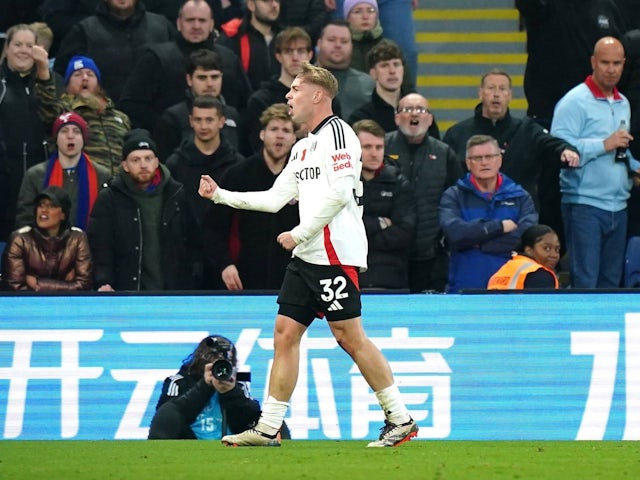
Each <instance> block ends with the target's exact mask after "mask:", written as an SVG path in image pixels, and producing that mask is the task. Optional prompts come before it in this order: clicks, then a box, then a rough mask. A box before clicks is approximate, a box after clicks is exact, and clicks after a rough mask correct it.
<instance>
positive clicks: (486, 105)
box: [478, 75, 512, 120]
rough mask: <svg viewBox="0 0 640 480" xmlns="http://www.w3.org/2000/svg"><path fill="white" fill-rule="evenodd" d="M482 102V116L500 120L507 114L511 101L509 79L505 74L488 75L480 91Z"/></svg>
mask: <svg viewBox="0 0 640 480" xmlns="http://www.w3.org/2000/svg"><path fill="white" fill-rule="evenodd" d="M478 95H479V96H480V101H481V102H482V116H483V117H485V118H490V119H492V120H500V119H501V118H504V116H505V115H506V114H507V110H508V108H509V102H510V101H511V96H512V92H511V87H510V86H509V79H508V78H507V77H505V76H504V75H487V76H486V77H485V79H484V82H482V85H481V86H480V89H479V91H478Z"/></svg>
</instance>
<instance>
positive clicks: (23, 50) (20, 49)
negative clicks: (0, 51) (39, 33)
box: [5, 30, 36, 73]
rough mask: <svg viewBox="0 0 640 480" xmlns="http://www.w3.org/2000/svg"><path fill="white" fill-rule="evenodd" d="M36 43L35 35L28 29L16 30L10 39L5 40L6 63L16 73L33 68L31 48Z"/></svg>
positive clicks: (25, 71)
mask: <svg viewBox="0 0 640 480" xmlns="http://www.w3.org/2000/svg"><path fill="white" fill-rule="evenodd" d="M35 44H36V36H35V35H34V33H33V32H31V31H30V30H18V31H17V32H15V33H14V34H13V36H12V37H11V40H7V45H6V46H5V53H6V56H7V65H8V66H9V68H10V69H11V70H13V71H14V72H18V73H27V72H29V71H30V70H31V69H32V68H33V57H32V56H31V50H33V46H34V45H35Z"/></svg>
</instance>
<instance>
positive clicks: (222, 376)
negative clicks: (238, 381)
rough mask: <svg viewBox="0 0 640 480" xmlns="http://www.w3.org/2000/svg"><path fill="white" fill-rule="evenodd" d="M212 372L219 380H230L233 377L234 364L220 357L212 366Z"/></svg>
mask: <svg viewBox="0 0 640 480" xmlns="http://www.w3.org/2000/svg"><path fill="white" fill-rule="evenodd" d="M211 373H213V377H214V378H216V379H217V380H222V381H225V382H228V381H229V380H231V377H233V365H232V364H231V362H230V361H229V360H225V359H224V358H220V359H218V360H216V361H215V362H214V363H213V367H211Z"/></svg>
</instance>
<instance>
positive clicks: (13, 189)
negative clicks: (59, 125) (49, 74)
mask: <svg viewBox="0 0 640 480" xmlns="http://www.w3.org/2000/svg"><path fill="white" fill-rule="evenodd" d="M55 79H56V84H57V87H56V88H57V90H58V92H60V91H61V90H62V81H61V79H60V77H59V76H58V75H55ZM35 82H36V77H35V73H31V74H29V75H27V76H24V77H22V76H20V75H19V74H18V73H16V72H14V71H13V70H11V69H10V68H9V67H8V66H7V62H6V60H5V61H3V62H2V64H1V65H0V129H2V131H3V132H2V136H3V137H4V150H5V153H4V156H5V158H6V161H5V162H3V163H2V164H1V165H0V192H2V193H1V194H0V241H6V239H7V238H9V234H10V233H11V232H12V230H13V226H14V222H15V216H16V203H17V200H18V192H19V190H20V184H21V183H22V177H23V176H24V174H25V172H26V171H27V169H29V167H31V166H33V165H35V164H36V163H40V162H44V161H46V160H47V159H48V158H49V154H48V151H47V146H46V142H45V141H46V138H47V132H46V131H45V126H44V123H43V122H42V120H41V118H40V115H39V114H38V102H37V100H36V98H35Z"/></svg>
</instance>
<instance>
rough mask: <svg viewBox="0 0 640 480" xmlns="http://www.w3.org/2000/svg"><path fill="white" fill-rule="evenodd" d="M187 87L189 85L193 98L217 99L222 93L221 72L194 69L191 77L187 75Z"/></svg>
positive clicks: (199, 68) (200, 68)
mask: <svg viewBox="0 0 640 480" xmlns="http://www.w3.org/2000/svg"><path fill="white" fill-rule="evenodd" d="M187 85H189V88H190V89H191V91H192V92H193V95H194V97H200V96H208V97H218V96H220V92H221V91H222V72H221V71H220V70H204V69H203V68H202V67H196V69H195V70H194V71H193V75H189V74H187Z"/></svg>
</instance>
